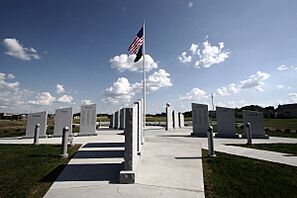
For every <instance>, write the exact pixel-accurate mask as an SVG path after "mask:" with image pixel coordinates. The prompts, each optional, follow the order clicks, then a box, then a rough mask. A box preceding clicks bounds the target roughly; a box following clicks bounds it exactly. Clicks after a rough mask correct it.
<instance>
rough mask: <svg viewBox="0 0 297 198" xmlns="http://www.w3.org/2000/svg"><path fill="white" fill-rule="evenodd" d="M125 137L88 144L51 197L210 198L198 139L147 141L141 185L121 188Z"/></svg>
mask: <svg viewBox="0 0 297 198" xmlns="http://www.w3.org/2000/svg"><path fill="white" fill-rule="evenodd" d="M105 136H108V141H107V140H106V137H105ZM101 137H102V138H101ZM120 137H121V138H122V137H123V136H120ZM96 138H97V140H95V139H96ZM121 138H119V135H117V134H116V133H115V134H114V135H113V136H112V135H101V134H100V135H99V136H97V137H94V139H93V140H92V141H90V142H86V143H84V145H83V146H82V147H81V148H80V149H79V151H78V152H77V154H76V155H75V156H74V157H73V159H71V160H70V162H69V164H68V165H67V166H66V167H65V169H64V170H63V172H62V173H61V175H60V176H59V177H58V178H57V181H55V182H54V184H53V185H52V186H51V188H50V189H49V191H48V192H47V194H46V195H45V197H46V198H56V197H88V198H89V197H90V198H92V197H106V198H109V197H110V198H115V197H127V198H128V197H132V198H134V197H135V198H136V197H137V198H138V197H144V198H146V197H157V198H159V197H160V198H163V197H164V198H165V197H193V198H194V197H195V198H198V197H204V183H203V170H202V160H201V145H200V144H199V142H198V141H197V140H196V139H187V140H186V141H180V140H179V139H173V138H169V137H168V138H166V137H151V138H147V139H146V142H145V145H144V147H143V153H142V157H141V160H140V163H139V166H138V170H137V175H136V183H135V184H119V183H118V176H119V172H120V170H121V168H122V164H121V163H122V162H123V153H124V147H123V146H124V145H123V142H124V141H123V139H121ZM102 139H103V140H102Z"/></svg>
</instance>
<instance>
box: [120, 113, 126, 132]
mask: <svg viewBox="0 0 297 198" xmlns="http://www.w3.org/2000/svg"><path fill="white" fill-rule="evenodd" d="M125 116H126V108H122V109H121V110H120V129H121V130H123V129H125Z"/></svg>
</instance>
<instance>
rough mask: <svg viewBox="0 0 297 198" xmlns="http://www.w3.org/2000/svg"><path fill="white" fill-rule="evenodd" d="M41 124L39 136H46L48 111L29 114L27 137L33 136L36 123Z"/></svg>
mask: <svg viewBox="0 0 297 198" xmlns="http://www.w3.org/2000/svg"><path fill="white" fill-rule="evenodd" d="M37 123H39V124H40V131H39V137H46V128H47V111H43V112H38V113H30V114H28V120H27V126H26V135H25V138H33V137H34V133H35V126H36V124H37Z"/></svg>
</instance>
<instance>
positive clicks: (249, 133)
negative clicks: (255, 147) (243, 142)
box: [245, 122, 252, 145]
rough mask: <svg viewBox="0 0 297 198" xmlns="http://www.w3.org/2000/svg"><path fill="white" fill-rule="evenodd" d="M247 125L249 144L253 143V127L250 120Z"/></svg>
mask: <svg viewBox="0 0 297 198" xmlns="http://www.w3.org/2000/svg"><path fill="white" fill-rule="evenodd" d="M245 127H246V137H247V144H248V145H252V127H251V123H249V122H248V123H247V124H246V125H245Z"/></svg>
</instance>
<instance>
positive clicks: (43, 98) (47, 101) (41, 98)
mask: <svg viewBox="0 0 297 198" xmlns="http://www.w3.org/2000/svg"><path fill="white" fill-rule="evenodd" d="M54 101H56V98H55V97H53V96H52V95H51V94H50V93H49V92H42V93H41V94H38V96H37V97H36V100H30V101H28V103H29V104H33V105H43V106H48V105H51V104H52V103H53V102H54Z"/></svg>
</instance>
